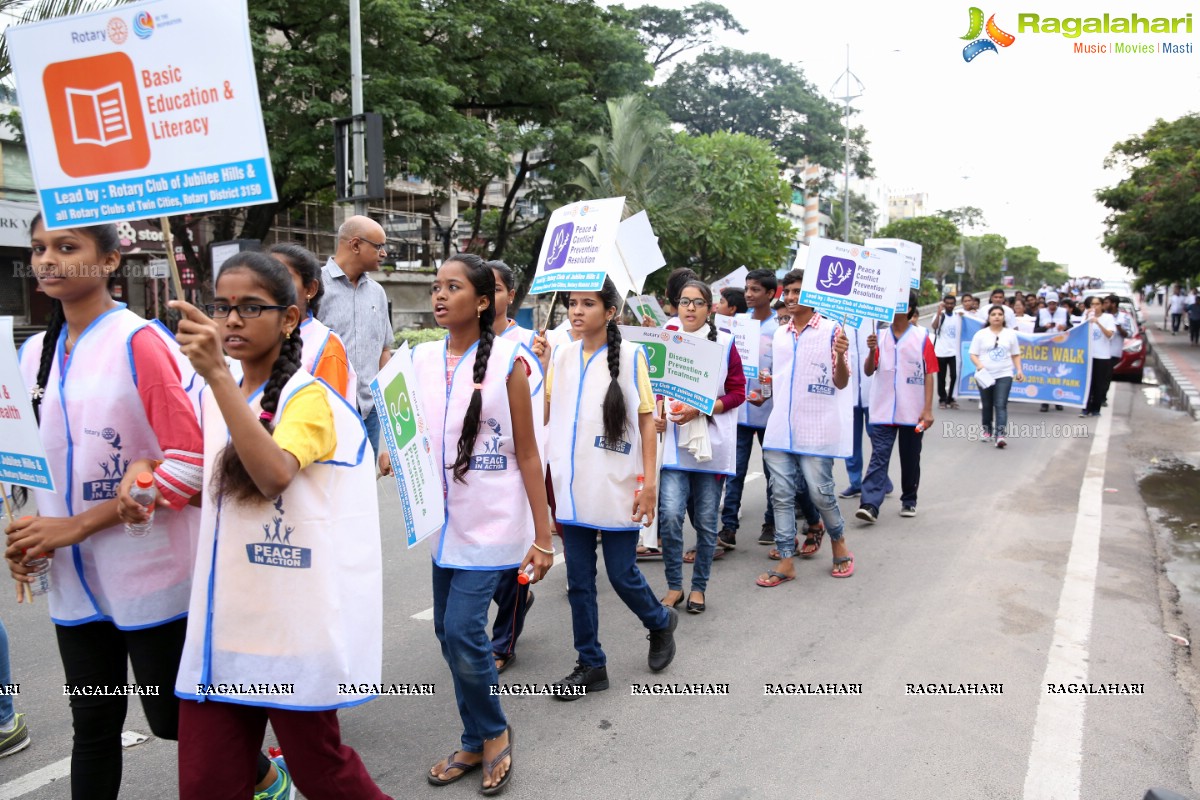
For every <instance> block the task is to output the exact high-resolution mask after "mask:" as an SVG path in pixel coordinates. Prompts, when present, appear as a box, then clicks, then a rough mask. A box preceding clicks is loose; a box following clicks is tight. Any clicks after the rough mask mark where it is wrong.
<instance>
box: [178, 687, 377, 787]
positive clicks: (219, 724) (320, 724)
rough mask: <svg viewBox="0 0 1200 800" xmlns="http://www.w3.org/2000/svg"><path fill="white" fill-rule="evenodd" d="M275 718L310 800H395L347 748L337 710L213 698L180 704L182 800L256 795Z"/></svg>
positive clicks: (277, 731)
mask: <svg viewBox="0 0 1200 800" xmlns="http://www.w3.org/2000/svg"><path fill="white" fill-rule="evenodd" d="M268 720H269V721H270V722H271V727H272V728H273V729H274V730H275V736H276V737H277V738H278V739H279V746H280V747H281V748H282V749H283V755H284V758H285V759H286V761H287V766H288V771H289V772H291V773H292V779H293V780H294V781H295V782H296V788H298V789H299V790H300V791H301V792H302V793H303V794H304V796H305V797H307V798H309V800H333V798H339V799H340V798H345V797H353V798H356V800H357V799H358V798H361V800H392V799H391V798H390V797H388V796H387V795H386V794H384V793H383V792H382V791H380V789H379V787H378V786H376V785H375V781H373V780H371V776H370V775H368V774H367V769H366V767H364V766H363V763H362V760H361V759H360V758H359V757H358V753H356V752H354V750H353V749H351V748H349V747H347V746H346V745H344V744H342V735H341V730H340V728H339V727H338V718H337V711H285V710H283V709H278V708H262V707H261V706H243V705H236V704H234V703H222V702H219V701H212V700H208V701H205V702H203V703H198V702H196V701H194V700H181V701H180V703H179V798H180V800H246V798H248V797H253V796H254V775H255V772H256V769H255V767H256V764H257V763H258V749H259V748H260V747H262V743H263V734H264V733H265V732H266V727H267V721H268Z"/></svg>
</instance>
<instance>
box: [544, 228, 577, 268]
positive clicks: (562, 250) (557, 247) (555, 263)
mask: <svg viewBox="0 0 1200 800" xmlns="http://www.w3.org/2000/svg"><path fill="white" fill-rule="evenodd" d="M574 233H575V223H574V222H564V223H563V224H562V225H559V226H558V227H557V228H555V229H554V232H553V233H551V234H550V247H549V248H548V249H547V250H546V271H547V272H549V271H550V270H552V269H560V268H561V267H562V266H563V265H564V264H566V263H567V254H568V253H570V252H571V236H572V235H573V234H574Z"/></svg>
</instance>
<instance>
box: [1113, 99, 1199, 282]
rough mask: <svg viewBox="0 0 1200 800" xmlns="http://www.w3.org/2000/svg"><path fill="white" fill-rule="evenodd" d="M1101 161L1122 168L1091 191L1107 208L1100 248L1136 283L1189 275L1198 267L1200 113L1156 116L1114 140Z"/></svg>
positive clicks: (1193, 273) (1191, 276)
mask: <svg viewBox="0 0 1200 800" xmlns="http://www.w3.org/2000/svg"><path fill="white" fill-rule="evenodd" d="M1104 166H1105V168H1107V169H1119V170H1123V171H1125V172H1127V173H1128V174H1127V177H1125V178H1124V179H1122V180H1121V181H1119V182H1118V183H1117V184H1116V185H1115V186H1110V187H1108V188H1105V189H1100V190H1099V191H1097V192H1096V199H1097V200H1099V201H1100V202H1101V203H1103V204H1104V205H1105V207H1107V208H1108V209H1109V212H1110V213H1109V215H1108V217H1107V218H1106V219H1105V222H1104V225H1105V230H1104V239H1103V243H1104V247H1105V248H1106V249H1108V251H1109V252H1111V253H1112V254H1113V257H1114V258H1116V260H1117V262H1118V263H1120V264H1122V265H1123V266H1126V267H1128V268H1130V269H1131V270H1133V271H1134V272H1135V273H1136V274H1137V276H1138V278H1139V279H1140V280H1141V281H1142V282H1151V281H1152V282H1154V283H1172V282H1177V281H1179V282H1182V281H1187V280H1191V279H1192V278H1194V277H1195V276H1196V274H1197V271H1198V268H1200V202H1198V201H1197V198H1200V115H1198V114H1188V115H1186V116H1183V117H1180V118H1179V119H1177V120H1174V121H1172V122H1167V121H1165V120H1162V119H1159V120H1158V121H1156V122H1155V123H1154V124H1153V125H1151V126H1150V128H1149V129H1148V130H1146V132H1145V133H1143V134H1141V135H1139V136H1134V137H1132V138H1130V139H1127V140H1125V141H1123V142H1118V143H1117V144H1116V145H1114V146H1113V149H1112V152H1111V153H1109V155H1108V157H1107V158H1105V160H1104Z"/></svg>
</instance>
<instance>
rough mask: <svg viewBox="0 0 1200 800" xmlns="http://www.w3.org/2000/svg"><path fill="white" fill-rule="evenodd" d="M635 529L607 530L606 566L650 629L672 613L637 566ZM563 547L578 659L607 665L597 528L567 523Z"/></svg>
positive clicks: (620, 592)
mask: <svg viewBox="0 0 1200 800" xmlns="http://www.w3.org/2000/svg"><path fill="white" fill-rule="evenodd" d="M640 535H641V534H640V533H639V532H638V531H636V530H634V531H603V532H602V533H601V535H600V545H601V546H602V547H603V548H604V569H605V571H606V572H607V573H608V582H609V583H611V584H612V587H613V589H615V590H616V592H617V596H618V597H620V598H621V600H622V601H623V602H624V603H625V605H626V606H628V607H629V610H630V611H632V612H633V613H634V614H635V615H636V616H637V618H638V619H639V620H641V622H642V625H643V626H644V627H645V628H646V630H650V631H653V630H659V629H661V628H665V627H667V624H668V623H669V622H670V621H671V617H670V615H669V614H667V609H666V608H665V607H664V606H663V604H662V603H660V602H659V601H658V598H657V597H656V596H655V595H654V592H653V590H651V588H650V584H648V583H647V582H646V576H644V575H643V574H642V571H641V570H639V569H638V566H637V544H638V538H639V536H640ZM563 549H564V551H565V554H566V559H567V601H568V602H569V603H570V604H571V627H572V629H573V630H574V632H575V650H576V651H577V652H578V653H579V663H580V664H583V665H585V666H588V667H603V666H605V665H606V663H607V656H605V654H604V650H603V649H601V647H600V607H599V604H598V603H597V600H596V529H595V528H584V527H581V526H578V525H565V526H564V530H563Z"/></svg>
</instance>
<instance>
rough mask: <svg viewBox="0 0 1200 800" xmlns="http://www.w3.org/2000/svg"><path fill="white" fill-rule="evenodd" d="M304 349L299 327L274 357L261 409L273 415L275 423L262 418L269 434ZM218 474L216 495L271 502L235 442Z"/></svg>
mask: <svg viewBox="0 0 1200 800" xmlns="http://www.w3.org/2000/svg"><path fill="white" fill-rule="evenodd" d="M302 348H303V344H302V341H301V339H300V327H299V326H297V327H296V328H295V330H293V331H292V335H291V336H289V337H288V338H286V339H284V340H283V344H282V345H280V347H279V355H278V356H276V357H275V363H274V364H273V365H272V366H271V377H270V378H268V379H267V383H266V385H265V386H263V390H262V400H261V401H260V403H259V405H261V406H262V410H263V413H264V414H270V415H271V417H272V419H270V420H266V419H262V418H259V422H260V423H262V426H263V427H264V428H266V429H267V431H268V432H271V431H273V430H275V424H274V416H275V412H276V411H277V410H278V409H279V398H280V396H281V395H282V394H283V387H284V386H285V385H287V382H288V381H289V380H291V378H292V376H293V375H295V374H296V371H297V370H299V369H300V353H301V350H302ZM217 473H218V474H219V475H221V476H222V479H221V480H220V481H217V482H216V483H215V484H214V489H213V491H214V492H220V491H224V492H225V493H227V494H229V495H230V496H232V497H233V498H234V499H235V500H252V499H257V500H269V499H270V498H268V497H266V496H265V495H263V493H262V492H261V491H259V489H258V484H256V483H255V482H254V479H253V478H252V477H250V473H249V472H248V471H247V470H246V465H245V464H243V463H242V459H241V456H239V455H238V452H237V448H235V447H234V446H233V443H232V442H230V443H229V444H227V445H225V449H224V450H222V451H221V455H220V457H219V460H218V462H217Z"/></svg>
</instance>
